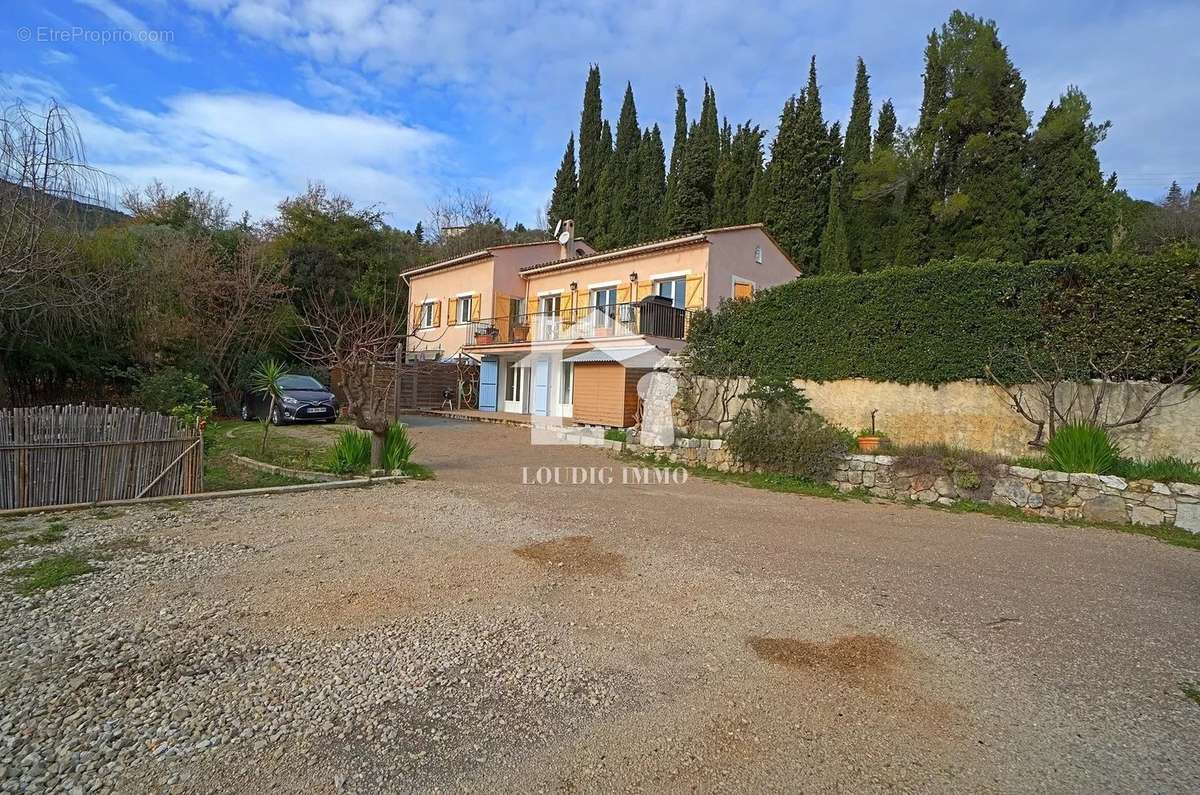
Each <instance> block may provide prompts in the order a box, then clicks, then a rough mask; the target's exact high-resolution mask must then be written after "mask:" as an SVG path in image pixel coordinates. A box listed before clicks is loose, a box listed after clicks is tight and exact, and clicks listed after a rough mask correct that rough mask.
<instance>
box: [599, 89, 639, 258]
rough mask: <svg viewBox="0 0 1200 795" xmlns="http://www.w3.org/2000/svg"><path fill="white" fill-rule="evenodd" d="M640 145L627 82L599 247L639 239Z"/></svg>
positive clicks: (607, 181) (609, 165) (606, 188)
mask: <svg viewBox="0 0 1200 795" xmlns="http://www.w3.org/2000/svg"><path fill="white" fill-rule="evenodd" d="M602 137H603V134H602ZM641 142H642V133H641V127H640V126H639V125H638V118H637V105H636V104H635V102H634V99H633V86H632V85H630V84H628V83H626V85H625V99H624V101H623V102H622V103H621V116H620V118H619V119H618V120H617V141H616V147H615V148H614V149H613V150H612V155H611V157H610V158H609V160H608V162H607V164H606V167H605V178H604V183H605V184H604V204H605V207H604V220H603V222H602V227H603V234H602V235H598V236H597V238H598V240H599V241H600V242H599V243H598V244H597V245H598V246H599V247H601V248H616V247H619V246H625V245H628V244H630V243H633V242H635V241H636V240H637V237H638V224H639V218H638V192H639V190H640V185H639V184H638V148H639V147H640V146H641ZM602 149H603V147H602Z"/></svg>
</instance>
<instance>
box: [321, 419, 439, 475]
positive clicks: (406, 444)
mask: <svg viewBox="0 0 1200 795" xmlns="http://www.w3.org/2000/svg"><path fill="white" fill-rule="evenodd" d="M416 449H417V446H416V445H415V444H414V443H413V441H412V440H411V439H410V438H409V437H408V426H406V425H402V424H400V423H396V424H394V425H391V426H389V427H388V430H387V434H386V436H385V437H384V441H383V468H384V469H387V470H394V469H403V468H404V467H405V465H406V464H408V461H409V459H410V458H411V457H412V454H413V451H414V450H416ZM329 469H330V471H332V472H336V473H337V474H339V475H350V474H356V473H363V472H368V471H370V469H371V433H370V432H369V431H363V430H359V429H358V428H347V429H346V430H344V431H342V432H341V433H340V434H338V438H337V441H336V442H334V445H333V449H332V450H331V451H330V462H329Z"/></svg>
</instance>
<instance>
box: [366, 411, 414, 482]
mask: <svg viewBox="0 0 1200 795" xmlns="http://www.w3.org/2000/svg"><path fill="white" fill-rule="evenodd" d="M416 449H417V445H416V444H415V443H413V441H412V439H409V438H408V426H407V425H403V424H401V423H395V424H393V425H391V426H389V427H388V432H387V437H386V438H385V439H384V441H383V468H384V469H386V470H388V471H394V470H397V469H403V468H404V466H405V464H407V463H408V460H409V459H410V458H412V454H413V451H414V450H416ZM368 460H369V456H368Z"/></svg>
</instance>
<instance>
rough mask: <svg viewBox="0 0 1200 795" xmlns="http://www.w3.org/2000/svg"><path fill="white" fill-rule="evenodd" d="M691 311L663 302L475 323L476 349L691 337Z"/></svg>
mask: <svg viewBox="0 0 1200 795" xmlns="http://www.w3.org/2000/svg"><path fill="white" fill-rule="evenodd" d="M688 315H689V311H688V310H686V309H680V308H678V307H675V306H672V305H671V304H670V303H669V302H666V301H662V300H645V301H640V302H638V303H630V304H603V305H593V306H581V307H572V308H570V309H563V310H560V311H558V312H526V313H521V314H513V315H508V316H505V317H493V318H487V319H486V320H481V321H479V322H477V323H474V324H472V329H471V332H472V337H473V339H474V344H475V346H483V345H511V344H513V343H523V342H553V341H563V342H569V341H571V340H582V339H596V338H603V337H630V336H637V335H641V336H647V337H664V338H666V339H675V340H681V339H683V338H684V336H685V335H686V334H687V327H688Z"/></svg>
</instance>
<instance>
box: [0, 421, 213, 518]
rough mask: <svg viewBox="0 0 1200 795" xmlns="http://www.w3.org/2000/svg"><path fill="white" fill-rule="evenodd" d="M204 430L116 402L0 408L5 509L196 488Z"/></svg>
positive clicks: (0, 487) (0, 491)
mask: <svg viewBox="0 0 1200 795" xmlns="http://www.w3.org/2000/svg"><path fill="white" fill-rule="evenodd" d="M203 490H204V444H203V440H202V438H201V434H200V431H199V430H198V429H195V428H186V427H184V426H183V424H182V423H180V421H179V420H177V419H175V418H174V417H168V416H166V415H164V414H155V413H152V412H147V411H142V410H141V409H135V408H119V407H115V406H86V405H79V406H74V405H72V406H36V407H32V408H15V409H0V508H31V507H37V506H42V505H65V504H71V503H83V502H99V501H101V500H121V499H130V498H140V497H161V496H170V495H175V494H194V493H198V492H200V491H203Z"/></svg>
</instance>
